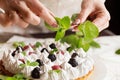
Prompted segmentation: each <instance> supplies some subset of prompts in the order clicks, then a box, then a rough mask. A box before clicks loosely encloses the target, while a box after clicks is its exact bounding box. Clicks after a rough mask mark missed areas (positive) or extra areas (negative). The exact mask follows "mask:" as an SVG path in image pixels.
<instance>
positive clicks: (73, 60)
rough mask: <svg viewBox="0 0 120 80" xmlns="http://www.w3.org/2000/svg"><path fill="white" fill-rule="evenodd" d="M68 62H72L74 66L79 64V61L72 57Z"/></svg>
mask: <svg viewBox="0 0 120 80" xmlns="http://www.w3.org/2000/svg"><path fill="white" fill-rule="evenodd" d="M68 63H69V64H71V66H72V67H76V66H78V62H77V61H76V60H75V59H73V58H71V59H70V60H69V62H68Z"/></svg>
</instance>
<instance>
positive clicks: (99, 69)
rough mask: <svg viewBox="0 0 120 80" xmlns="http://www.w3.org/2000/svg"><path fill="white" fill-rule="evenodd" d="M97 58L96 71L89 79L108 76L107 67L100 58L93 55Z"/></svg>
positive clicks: (97, 79) (100, 78)
mask: <svg viewBox="0 0 120 80" xmlns="http://www.w3.org/2000/svg"><path fill="white" fill-rule="evenodd" d="M93 58H94V60H95V65H94V71H93V73H92V75H91V76H90V77H89V79H88V80H105V78H106V76H107V68H106V66H105V64H104V63H103V62H102V61H100V60H99V58H98V57H97V56H96V57H93Z"/></svg>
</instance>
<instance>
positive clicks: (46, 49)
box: [41, 48, 49, 53]
mask: <svg viewBox="0 0 120 80" xmlns="http://www.w3.org/2000/svg"><path fill="white" fill-rule="evenodd" d="M44 50H46V51H47V52H49V51H48V50H47V49H46V48H43V49H42V50H41V53H42V52H44Z"/></svg>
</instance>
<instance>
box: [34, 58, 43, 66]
mask: <svg viewBox="0 0 120 80" xmlns="http://www.w3.org/2000/svg"><path fill="white" fill-rule="evenodd" d="M36 62H38V63H39V66H43V65H44V64H43V61H42V60H40V59H37V60H36Z"/></svg>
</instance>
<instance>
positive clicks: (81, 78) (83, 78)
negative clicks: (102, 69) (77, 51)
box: [75, 67, 94, 80]
mask: <svg viewBox="0 0 120 80" xmlns="http://www.w3.org/2000/svg"><path fill="white" fill-rule="evenodd" d="M93 70H94V67H93V69H92V70H91V71H89V73H88V74H86V75H85V76H83V77H80V78H77V79H75V80H87V79H88V78H89V77H90V75H91V74H92V72H93Z"/></svg>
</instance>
